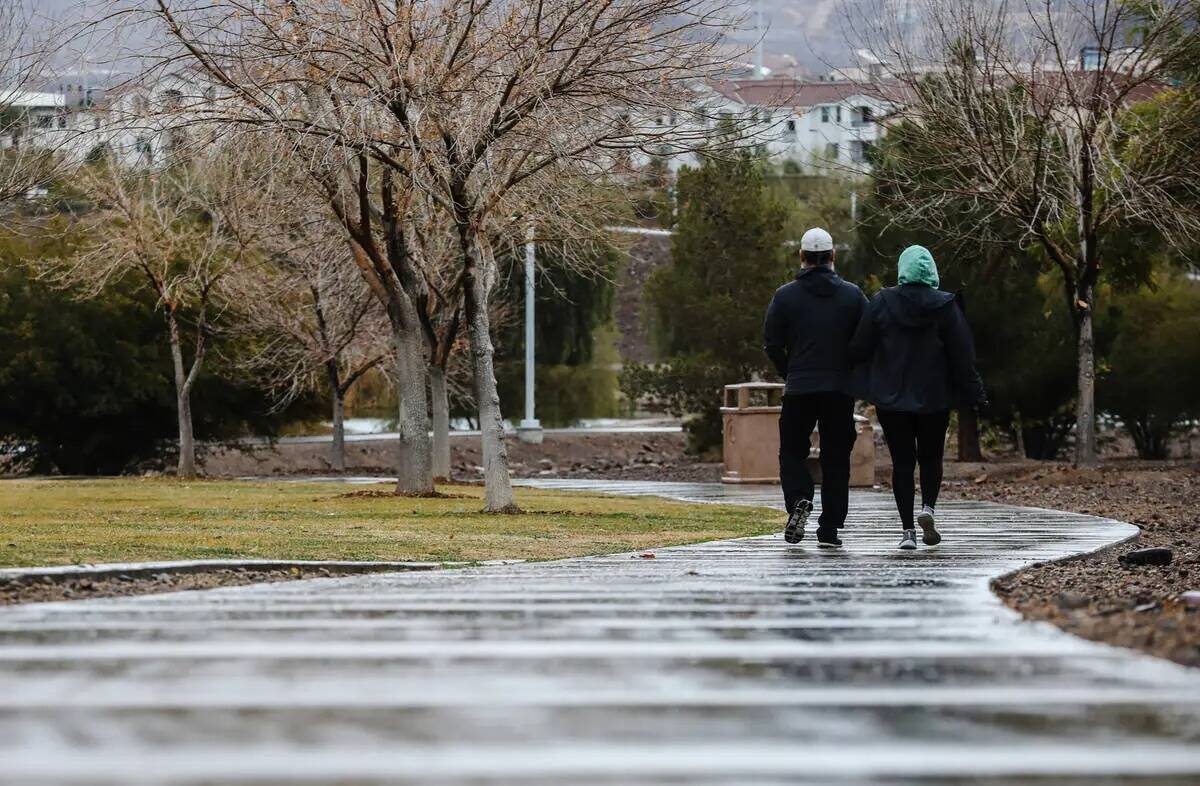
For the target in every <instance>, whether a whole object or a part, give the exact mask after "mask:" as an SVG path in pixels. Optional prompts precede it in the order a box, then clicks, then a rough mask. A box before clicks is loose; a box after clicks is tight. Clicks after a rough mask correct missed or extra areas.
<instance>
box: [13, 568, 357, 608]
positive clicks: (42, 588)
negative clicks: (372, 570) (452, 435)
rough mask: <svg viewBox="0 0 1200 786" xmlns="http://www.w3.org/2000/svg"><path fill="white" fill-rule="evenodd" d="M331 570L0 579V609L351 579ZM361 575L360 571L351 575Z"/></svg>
mask: <svg viewBox="0 0 1200 786" xmlns="http://www.w3.org/2000/svg"><path fill="white" fill-rule="evenodd" d="M350 573H351V572H350V571H338V570H337V569H336V568H335V569H330V568H324V567H322V568H297V567H287V568H269V569H264V568H253V569H241V568H221V569H217V570H211V571H204V572H194V573H168V572H164V573H156V574H153V575H149V576H143V575H117V576H69V577H68V576H43V577H40V578H37V579H33V580H28V579H11V578H0V606H5V605H11V604H15V603H43V602H47V601H60V600H84V599H87V598H122V597H131V596H133V595H151V594H153V593H157V592H178V591H181V590H203V589H215V588H217V587H240V586H243V585H246V584H259V583H262V582H275V581H296V580H298V579H316V578H328V577H330V576H336V575H350ZM353 573H355V574H357V573H361V571H353Z"/></svg>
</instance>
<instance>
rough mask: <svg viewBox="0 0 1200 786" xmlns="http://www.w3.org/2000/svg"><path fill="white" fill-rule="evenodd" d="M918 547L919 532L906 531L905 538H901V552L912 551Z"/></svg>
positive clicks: (913, 530)
mask: <svg viewBox="0 0 1200 786" xmlns="http://www.w3.org/2000/svg"><path fill="white" fill-rule="evenodd" d="M916 547H917V531H916V530H915V529H906V530H904V535H903V537H901V538H900V550H901V551H912V550H913V549H915V548H916Z"/></svg>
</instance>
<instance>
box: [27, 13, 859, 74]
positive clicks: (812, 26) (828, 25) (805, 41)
mask: <svg viewBox="0 0 1200 786" xmlns="http://www.w3.org/2000/svg"><path fill="white" fill-rule="evenodd" d="M23 2H25V3H26V6H27V7H28V8H29V9H30V10H32V11H33V12H34V13H35V15H36V16H37V17H39V19H40V21H41V24H43V25H47V24H53V25H54V26H56V27H60V26H62V25H66V24H70V23H72V22H75V23H77V22H79V21H80V20H81V19H84V18H86V17H87V16H88V15H89V14H90V15H91V16H93V17H96V16H99V15H101V14H102V13H103V11H104V10H105V9H106V8H109V7H111V0H23ZM122 2H123V3H126V4H128V3H129V2H131V0H122ZM842 2H844V0H763V12H764V13H763V15H764V17H765V22H766V26H767V35H766V49H767V51H768V52H773V53H777V54H790V55H792V56H794V57H795V58H796V59H797V60H798V61H799V62H800V63H801V64H802V65H804V66H806V67H807V68H809V69H810V70H811V71H813V72H820V71H823V70H825V69H826V67H827V66H828V65H830V64H832V65H846V64H848V63H849V62H850V53H849V51H848V50H849V47H848V46H847V45H846V44H845V41H844V37H843V35H842V33H841V32H840V28H841V25H840V19H839V15H838V10H837V9H838V7H839V6H840V5H841V3H842ZM754 7H755V3H754V0H748V2H747V4H746V8H747V10H748V11H749V12H750V13H751V14H753V11H754ZM751 19H753V16H751ZM148 45H149V42H148V41H147V37H146V35H145V34H144V33H142V34H140V35H139V34H137V33H136V32H128V31H127V34H126V35H124V36H123V37H122V40H121V41H120V42H119V43H118V42H115V41H114V40H112V39H111V38H107V39H102V40H93V41H92V42H90V43H89V44H88V45H85V46H76V47H72V49H71V51H69V52H62V53H60V55H59V58H58V60H59V63H58V65H59V67H74V64H75V63H77V62H79V61H80V59H81V57H82V58H84V59H86V60H87V61H90V62H91V63H92V65H93V66H94V67H100V66H101V65H102V64H104V63H105V62H107V61H111V60H112V59H113V58H114V56H121V57H124V56H128V55H129V54H130V53H131V52H135V51H137V50H138V49H145V48H146V47H147V46H148Z"/></svg>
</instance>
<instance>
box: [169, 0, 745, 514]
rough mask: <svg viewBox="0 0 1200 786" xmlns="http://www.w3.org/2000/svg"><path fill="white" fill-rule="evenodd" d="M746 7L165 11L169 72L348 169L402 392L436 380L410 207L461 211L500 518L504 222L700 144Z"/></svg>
mask: <svg viewBox="0 0 1200 786" xmlns="http://www.w3.org/2000/svg"><path fill="white" fill-rule="evenodd" d="M730 5H731V3H730V0H604V1H603V2H594V0H549V2H538V3H524V2H509V1H507V0H478V1H472V2H468V1H467V0H435V1H432V2H426V3H404V4H392V3H379V2H375V1H374V0H291V2H286V3H261V2H256V1H255V0H204V1H203V2H201V1H200V0H154V2H153V3H152V4H151V7H150V9H149V14H150V16H151V18H152V19H154V20H156V21H158V22H159V23H160V25H161V29H162V30H164V31H165V32H166V33H167V34H168V35H169V36H170V38H171V39H173V40H174V41H175V42H176V44H177V51H176V52H175V53H174V55H173V56H169V57H168V58H167V60H166V62H165V65H167V66H177V65H179V64H181V63H187V64H188V65H189V66H193V67H199V68H200V69H202V70H203V71H204V72H205V73H206V74H207V75H208V77H209V78H211V79H212V80H213V81H214V82H216V83H217V84H219V85H220V86H221V87H222V88H223V89H224V90H225V91H226V93H227V96H228V99H227V100H225V101H223V102H219V103H220V104H221V106H220V108H219V109H215V110H214V112H215V113H217V114H222V115H223V117H222V119H223V120H225V121H227V122H238V123H241V124H243V125H244V126H248V127H252V128H266V127H268V126H269V127H271V128H272V129H273V130H275V131H277V132H279V131H281V132H283V133H285V134H287V135H289V136H291V137H293V138H295V139H296V140H297V144H300V143H304V144H307V145H308V146H309V147H310V148H312V149H313V150H314V151H321V157H322V158H323V159H324V161H323V162H322V163H327V162H328V160H329V159H335V160H337V163H336V166H335V167H332V168H330V169H329V170H328V171H329V173H330V174H329V175H327V176H326V177H325V181H324V182H325V188H326V191H327V192H328V194H330V196H331V199H332V203H333V204H334V207H335V210H337V211H338V215H339V218H340V219H341V220H342V222H343V225H344V226H345V227H346V229H347V232H348V233H349V235H350V237H351V238H352V242H353V246H354V248H355V254H356V261H357V262H358V264H359V267H360V269H361V270H362V271H363V274H364V276H365V277H366V278H367V280H368V282H369V283H370V284H371V286H372V288H373V291H376V292H377V293H378V294H379V296H380V297H381V299H382V300H385V301H386V302H387V305H388V311H389V316H391V317H392V319H393V326H394V327H395V328H396V332H397V346H398V353H397V354H398V359H399V362H400V363H401V365H402V366H403V369H401V373H400V374H399V376H400V378H401V379H402V380H407V379H409V378H410V377H411V376H413V375H415V374H417V373H418V372H416V371H415V370H414V369H415V368H416V367H417V366H418V365H419V366H420V367H421V368H422V369H423V368H424V359H423V357H422V355H423V350H424V347H422V346H421V345H420V342H421V339H422V335H421V333H422V331H421V326H420V315H421V313H422V311H423V309H422V305H421V304H422V303H423V302H424V301H425V300H426V299H427V298H428V297H429V293H428V290H427V281H426V279H425V276H424V275H422V273H421V271H420V270H418V269H417V264H418V263H417V260H415V258H414V254H413V253H412V239H411V238H410V237H409V235H408V233H407V231H406V221H407V219H408V217H409V215H410V209H411V206H412V201H413V200H414V199H419V200H428V201H431V202H432V203H433V204H434V205H435V206H436V208H437V209H438V210H440V211H442V212H443V213H444V214H445V215H446V216H447V217H448V220H449V221H450V226H451V227H452V228H453V232H454V235H453V237H454V239H455V243H456V254H457V258H458V270H459V277H460V278H461V282H462V284H461V286H462V292H463V318H464V320H465V323H466V326H467V330H468V335H469V339H470V347H471V357H472V360H473V366H474V369H475V388H476V393H475V398H476V402H477V404H478V406H479V410H480V428H481V431H482V434H483V457H484V466H485V482H486V485H487V493H486V502H485V508H486V509H487V510H489V511H506V510H513V509H515V506H514V504H513V496H512V489H511V485H510V481H509V475H508V464H507V455H506V452H505V443H504V431H503V419H502V415H501V412H500V406H499V396H498V395H497V391H496V383H495V374H494V370H493V366H492V355H493V350H492V343H491V335H490V333H491V331H490V325H489V320H488V308H487V304H488V298H489V296H490V292H491V288H492V285H493V283H494V281H495V278H496V257H495V248H494V246H493V245H492V243H491V241H490V234H491V233H492V232H493V231H495V228H496V227H497V226H498V225H499V224H500V222H502V221H504V220H507V219H508V216H507V215H503V214H498V212H497V211H500V210H502V209H504V208H505V206H506V205H507V204H508V202H509V196H510V194H511V193H512V192H514V191H515V190H518V189H520V188H521V187H523V186H524V185H526V184H527V183H531V182H532V181H534V180H535V179H537V178H539V177H546V176H549V175H550V174H552V173H558V174H559V175H566V174H571V175H575V176H587V177H591V178H600V177H603V176H605V173H606V172H607V171H608V170H609V169H611V168H612V167H613V166H614V165H615V164H616V163H617V161H618V160H620V159H621V157H622V156H621V154H622V153H623V152H627V151H630V150H642V151H645V152H654V153H661V152H663V151H664V148H665V149H666V150H667V151H668V152H673V151H679V150H685V149H688V148H689V147H694V146H699V145H701V144H703V142H704V141H705V139H706V138H707V135H708V129H707V128H706V125H707V124H706V122H705V121H706V120H711V119H710V118H702V117H697V110H696V107H697V101H696V97H697V94H696V87H697V85H698V84H699V83H701V82H703V80H704V79H706V78H708V77H711V76H714V75H716V74H717V73H718V72H719V71H720V69H722V68H724V67H725V66H726V65H727V64H728V63H729V62H731V61H733V60H736V59H737V57H738V53H736V52H733V51H732V50H731V49H729V48H728V47H724V46H722V37H723V35H724V33H725V32H726V31H727V29H728V27H729V25H730V24H731V23H732V22H733V21H734V20H733V19H731V18H730V15H729V13H728V8H729V6H730ZM655 116H659V117H663V118H667V120H664V121H662V123H661V124H659V123H655V122H652V121H651V119H650V118H652V117H655ZM377 238H379V240H377ZM409 388H411V391H410V393H409V394H407V395H406V394H405V393H404V392H403V389H409ZM416 389H417V384H416V382H415V379H414V380H413V381H412V382H411V383H402V394H401V401H402V409H403V410H404V412H405V415H404V417H402V418H401V422H402V425H401V431H402V434H403V433H405V430H406V428H407V429H408V431H409V438H410V440H411V444H410V447H411V450H409V451H407V452H406V454H405V455H406V456H407V457H408V458H409V460H410V461H411V462H413V463H414V467H413V476H412V479H411V483H410V484H409V485H410V486H411V487H412V488H413V489H414V490H416V489H417V488H424V487H429V485H430V483H431V474H430V473H429V472H428V470H426V469H423V468H422V467H428V466H429V449H428V448H429V446H428V442H427V437H426V436H424V434H425V431H424V429H427V427H428V420H427V415H425V414H423V413H424V412H425V408H424V406H420V405H419V402H418V400H417V396H416V392H415V391H416ZM420 389H421V390H422V391H423V390H424V384H423V382H422V384H421V385H420ZM418 410H420V412H418ZM423 418H424V420H423ZM408 421H411V423H410V424H408V425H406V423H407V422H408ZM418 432H421V433H420V434H418ZM422 462H423V464H422ZM417 464H421V465H422V466H421V467H418V466H416V465H417ZM406 474H407V473H405V472H402V473H401V475H402V477H403V476H404V475H406ZM402 485H403V484H402Z"/></svg>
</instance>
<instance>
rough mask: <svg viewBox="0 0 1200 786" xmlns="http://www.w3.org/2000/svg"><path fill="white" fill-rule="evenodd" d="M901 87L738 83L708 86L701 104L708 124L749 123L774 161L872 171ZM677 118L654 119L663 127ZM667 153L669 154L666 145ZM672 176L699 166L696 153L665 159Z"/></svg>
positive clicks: (822, 169)
mask: <svg viewBox="0 0 1200 786" xmlns="http://www.w3.org/2000/svg"><path fill="white" fill-rule="evenodd" d="M901 95H902V88H901V87H900V86H899V84H897V83H894V82H878V83H862V82H851V81H824V80H822V81H808V80H796V79H778V78H773V79H732V80H728V81H722V82H714V83H712V84H710V85H708V86H707V94H706V95H705V96H704V97H703V98H702V99H701V103H702V104H703V110H702V113H703V114H704V115H705V116H706V117H707V118H709V126H710V127H714V128H715V127H716V126H717V125H719V123H720V121H721V118H723V117H724V118H729V119H735V118H736V119H737V120H738V122H739V123H745V122H747V121H748V122H749V123H750V129H751V138H752V139H753V140H754V141H755V142H756V143H757V144H759V145H761V146H762V148H763V149H764V151H765V152H766V154H767V155H768V157H769V158H770V159H771V161H772V162H773V163H776V164H780V165H785V166H788V165H789V164H788V162H791V164H790V166H793V167H794V168H795V170H796V171H798V172H803V173H809V174H821V173H825V174H843V175H855V174H866V173H868V172H869V171H870V166H871V163H870V161H871V151H872V149H873V148H874V146H875V144H876V143H877V142H878V141H879V139H880V138H881V136H882V134H883V127H882V125H881V122H880V121H881V120H882V119H883V118H884V117H886V116H887V115H888V114H890V113H891V112H892V111H894V110H895V109H896V108H897V107H898V105H899V101H900V96H901ZM671 121H672V119H671V118H666V119H664V118H656V119H653V122H656V123H658V124H659V125H665V124H669V123H670V122H671ZM664 152H666V149H665V148H664ZM661 160H664V161H665V162H666V163H667V164H668V166H669V167H670V169H671V171H672V172H675V171H678V169H679V168H680V167H682V166H685V165H688V166H694V165H696V164H697V163H698V162H697V160H696V157H695V156H694V155H693V154H690V153H689V154H679V155H663V156H661Z"/></svg>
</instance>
